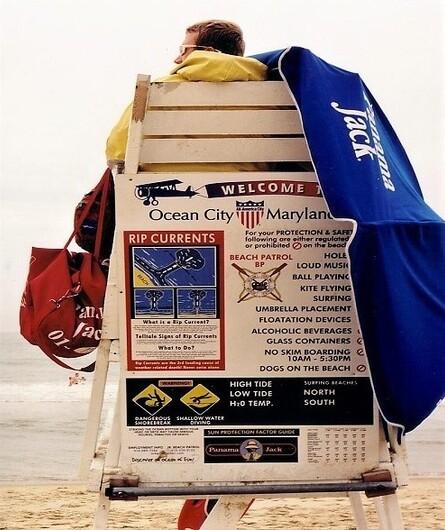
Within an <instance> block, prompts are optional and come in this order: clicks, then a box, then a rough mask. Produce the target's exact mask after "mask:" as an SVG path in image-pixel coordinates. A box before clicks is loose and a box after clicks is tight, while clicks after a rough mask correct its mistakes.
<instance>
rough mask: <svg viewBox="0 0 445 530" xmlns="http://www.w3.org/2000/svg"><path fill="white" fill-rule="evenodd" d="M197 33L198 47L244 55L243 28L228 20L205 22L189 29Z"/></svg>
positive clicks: (188, 30)
mask: <svg viewBox="0 0 445 530" xmlns="http://www.w3.org/2000/svg"><path fill="white" fill-rule="evenodd" d="M187 32H190V33H197V34H198V37H197V39H196V45H197V46H208V47H210V48H215V50H219V51H220V52H222V53H227V54H229V55H244V49H245V44H244V39H243V32H242V30H241V28H240V27H239V26H238V25H237V24H234V23H233V22H228V21H227V20H205V21H203V22H197V23H196V24H193V25H192V26H189V27H188V28H187Z"/></svg>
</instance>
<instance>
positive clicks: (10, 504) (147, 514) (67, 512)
mask: <svg viewBox="0 0 445 530" xmlns="http://www.w3.org/2000/svg"><path fill="white" fill-rule="evenodd" d="M398 495H399V499H400V505H401V509H402V515H403V519H404V523H405V528H406V529H407V530H411V529H418V530H439V529H440V530H443V529H444V528H445V507H444V504H445V477H443V478H442V477H441V478H415V479H411V481H410V485H409V486H408V487H407V488H403V489H401V490H400V491H399V493H398ZM363 502H364V505H365V509H366V512H367V514H368V522H369V528H370V530H371V529H373V528H378V524H377V516H376V512H375V509H374V504H373V502H372V500H371V499H366V497H364V496H363ZM96 503H97V494H95V493H90V492H87V491H86V490H85V488H84V487H83V486H82V485H80V484H78V485H73V484H65V485H64V484H57V485H46V486H28V485H22V486H16V485H14V486H2V487H0V530H6V529H7V530H22V529H33V530H40V529H47V528H58V529H63V530H69V529H78V528H92V527H93V516H94V512H95V508H96ZM181 504H182V501H180V500H169V501H160V500H156V501H153V500H148V499H142V500H140V501H138V502H122V501H115V502H113V503H112V505H111V510H110V515H109V523H108V528H109V529H110V530H114V529H116V530H117V529H127V530H133V529H143V528H144V529H153V530H155V529H156V530H174V529H175V528H176V525H175V521H176V515H177V513H178V512H179V510H180V507H181ZM294 528H295V529H297V528H298V529H320V530H321V529H327V528H335V529H338V530H350V529H353V528H355V524H354V520H353V517H352V512H351V509H350V504H349V501H348V500H347V499H345V498H332V497H331V498H319V499H314V498H310V499H308V498H306V499H296V498H291V499H289V498H288V499H259V500H257V501H255V503H254V505H253V506H252V508H251V509H250V511H249V512H248V514H247V515H246V516H245V517H244V518H243V520H242V521H241V522H240V523H239V525H238V529H239V530H247V529H249V530H263V529H264V530H268V529H270V530H272V529H273V530H278V529H286V530H289V529H294Z"/></svg>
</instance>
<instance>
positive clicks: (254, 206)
mask: <svg viewBox="0 0 445 530" xmlns="http://www.w3.org/2000/svg"><path fill="white" fill-rule="evenodd" d="M236 215H237V217H238V219H239V220H240V222H241V224H242V225H243V226H245V227H246V228H247V230H252V229H253V228H255V227H256V226H257V225H259V224H260V222H261V219H262V218H263V215H264V201H261V202H254V201H247V202H241V201H236Z"/></svg>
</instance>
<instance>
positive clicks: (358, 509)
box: [348, 491, 368, 530]
mask: <svg viewBox="0 0 445 530" xmlns="http://www.w3.org/2000/svg"><path fill="white" fill-rule="evenodd" d="M348 497H349V501H350V503H351V508H352V515H353V516H354V520H355V524H356V525H357V530H368V523H367V522H366V513H365V510H364V508H363V504H362V498H361V496H360V492H359V491H350V492H349V493H348Z"/></svg>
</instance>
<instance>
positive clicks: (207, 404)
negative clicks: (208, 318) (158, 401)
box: [181, 383, 219, 415]
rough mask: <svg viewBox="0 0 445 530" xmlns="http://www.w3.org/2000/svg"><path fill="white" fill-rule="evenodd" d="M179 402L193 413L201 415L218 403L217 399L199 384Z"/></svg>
mask: <svg viewBox="0 0 445 530" xmlns="http://www.w3.org/2000/svg"><path fill="white" fill-rule="evenodd" d="M181 401H182V403H184V405H187V407H189V408H190V409H192V410H193V412H196V414H199V415H201V414H204V412H207V411H208V410H209V409H210V408H211V407H213V405H215V404H216V403H218V401H219V397H218V396H217V395H216V394H214V393H213V392H212V391H211V390H209V389H208V388H206V387H205V386H204V385H201V383H200V384H198V385H196V386H195V387H193V388H192V389H191V390H190V391H189V392H187V394H184V395H183V396H182V398H181Z"/></svg>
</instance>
